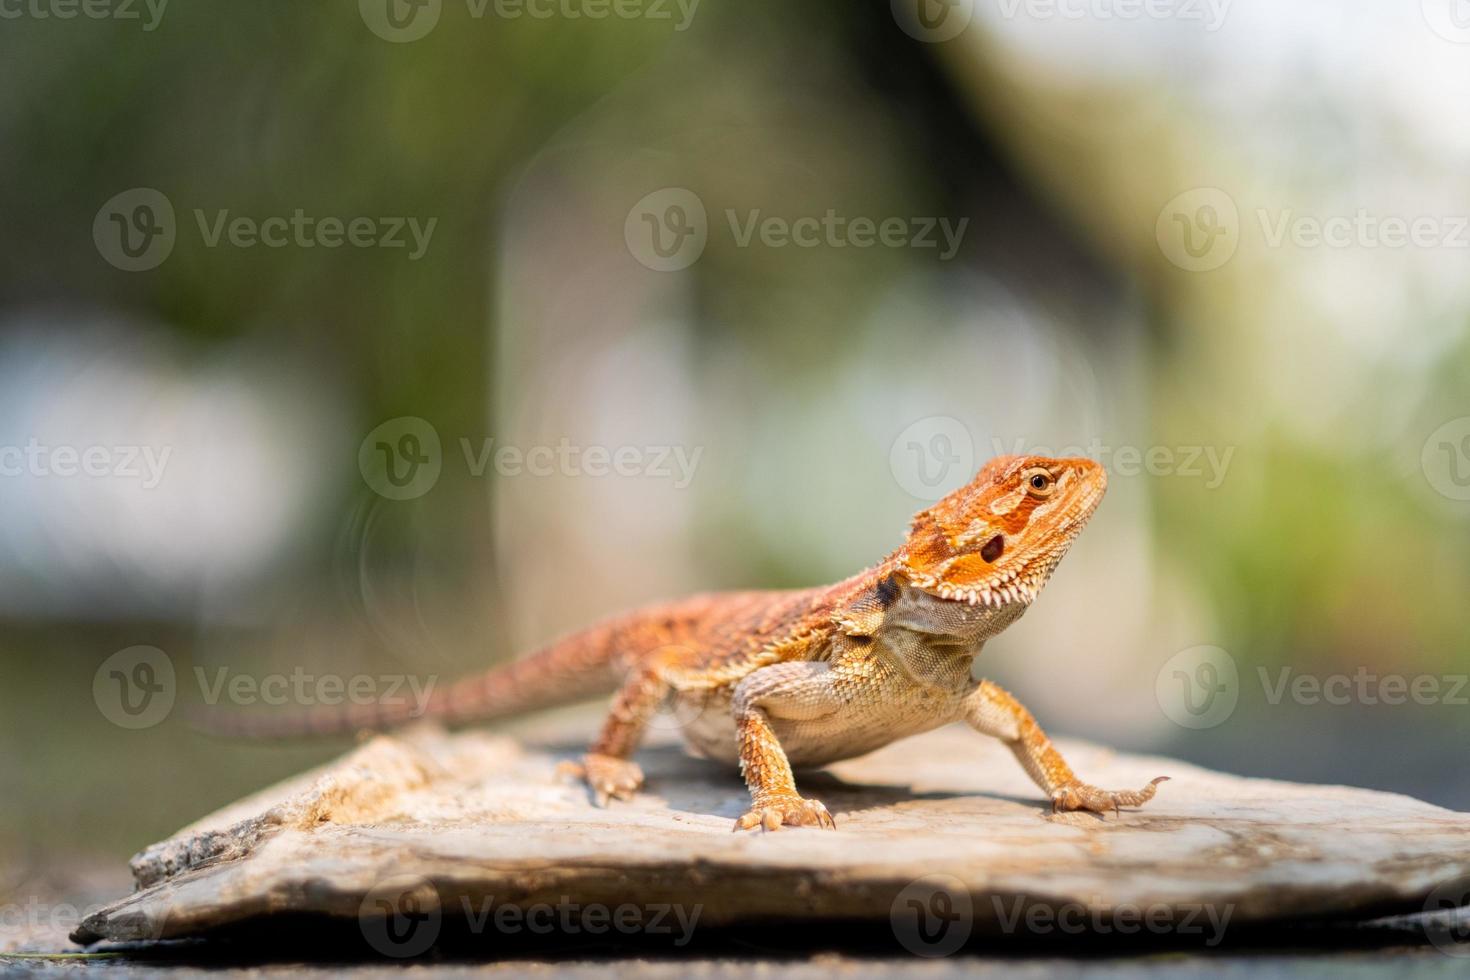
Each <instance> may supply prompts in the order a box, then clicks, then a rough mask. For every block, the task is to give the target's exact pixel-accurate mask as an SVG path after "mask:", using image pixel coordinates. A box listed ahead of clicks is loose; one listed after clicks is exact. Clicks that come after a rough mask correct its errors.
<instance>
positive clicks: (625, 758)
mask: <svg viewBox="0 0 1470 980" xmlns="http://www.w3.org/2000/svg"><path fill="white" fill-rule="evenodd" d="M681 659H682V656H681V655H680V652H679V651H663V652H660V653H659V654H656V655H654V656H652V657H649V658H648V659H647V660H644V661H642V662H640V663H638V665H637V666H636V667H635V668H634V669H633V670H632V671H631V672H630V673H629V674H628V677H627V680H625V681H624V682H623V686H622V687H621V688H619V689H618V693H617V694H616V695H615V696H614V697H613V702H612V707H611V708H610V709H609V711H608V714H607V719H606V720H605V721H604V722H603V723H602V730H601V731H600V732H599V733H598V735H597V739H596V740H595V741H594V742H593V743H592V745H591V746H590V747H589V748H588V750H587V754H586V755H584V756H582V759H581V761H580V762H564V763H562V764H561V766H560V767H559V769H560V771H561V772H563V773H565V774H567V775H571V776H575V777H577V778H579V779H582V780H584V781H585V782H586V783H587V788H588V789H589V790H591V791H592V799H593V802H594V803H596V804H597V805H598V806H607V803H608V800H609V799H614V798H615V799H619V800H628V799H632V797H633V794H634V793H636V792H638V790H639V789H641V788H642V787H643V770H642V769H641V768H640V767H639V766H638V764H637V763H636V762H634V761H632V759H631V758H630V757H631V756H632V755H633V752H634V750H635V749H637V748H638V743H639V742H640V741H642V739H643V732H644V730H645V729H646V728H647V727H648V722H649V719H651V718H652V717H653V715H654V713H655V712H656V711H658V707H659V705H660V704H662V703H663V700H664V698H665V697H667V696H668V693H669V689H670V686H671V685H670V682H669V672H670V670H671V669H673V668H674V667H675V666H677V665H678V663H679V662H680V660H681Z"/></svg>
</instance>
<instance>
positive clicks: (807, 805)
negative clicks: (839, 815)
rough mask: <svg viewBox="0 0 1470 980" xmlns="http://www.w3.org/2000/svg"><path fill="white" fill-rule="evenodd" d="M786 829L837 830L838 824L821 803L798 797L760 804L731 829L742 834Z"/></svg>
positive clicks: (777, 797)
mask: <svg viewBox="0 0 1470 980" xmlns="http://www.w3.org/2000/svg"><path fill="white" fill-rule="evenodd" d="M783 826H785V827H820V828H823V829H825V830H836V829H837V821H836V820H833V819H832V814H830V813H828V812H827V808H826V807H825V806H823V805H822V804H821V801H819V800H804V799H802V798H801V797H799V796H794V795H793V796H770V797H767V798H765V799H763V800H757V801H756V803H755V805H754V806H752V807H751V808H750V810H749V811H748V812H747V813H746V814H745V815H744V816H743V817H741V818H740V819H739V820H736V821H735V826H734V827H731V828H730V829H731V830H736V831H740V830H751V829H752V828H755V827H760V828H762V829H764V830H780V829H781V828H782V827H783Z"/></svg>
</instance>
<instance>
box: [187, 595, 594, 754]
mask: <svg viewBox="0 0 1470 980" xmlns="http://www.w3.org/2000/svg"><path fill="white" fill-rule="evenodd" d="M619 625H620V624H618V623H609V624H605V625H601V626H595V627H592V628H591V629H588V630H584V631H582V632H580V633H574V634H572V635H571V636H568V637H565V638H564V639H562V640H560V641H558V642H556V643H553V644H551V645H550V646H548V647H545V648H543V649H542V650H540V651H538V652H536V653H533V654H531V655H530V656H528V657H525V658H523V659H521V660H516V661H513V662H511V663H508V664H505V665H503V666H500V667H495V668H492V669H490V670H488V671H486V672H484V673H482V674H477V675H474V676H471V677H466V678H464V679H462V680H459V681H456V682H455V683H453V684H451V685H449V686H448V687H443V688H439V687H436V686H435V685H434V683H433V680H434V679H433V678H429V679H427V683H424V684H420V685H418V686H417V687H415V686H414V685H411V684H404V685H402V686H401V687H400V690H399V692H398V693H397V695H396V696H388V697H385V698H383V699H382V700H379V701H365V702H362V703H347V704H330V705H328V704H323V705H317V706H314V707H307V708H302V709H300V710H297V711H288V712H284V713H279V712H278V713H270V714H257V713H255V712H249V711H230V712H226V711H221V710H219V709H218V708H213V707H211V708H201V709H198V710H196V711H195V712H193V714H192V719H191V720H192V722H193V724H194V726H195V727H196V728H198V729H200V730H202V731H204V732H206V733H208V734H211V735H220V736H226V737H240V738H259V739H278V738H307V737H313V736H321V735H340V734H345V733H348V732H361V731H383V730H386V729H390V728H397V727H399V726H402V725H406V724H408V723H410V722H414V721H418V720H420V719H426V720H432V721H438V722H441V723H443V724H446V725H462V724H466V723H469V722H476V721H489V720H491V719H495V718H503V717H508V716H511V715H519V714H525V713H528V712H532V711H536V710H538V709H541V708H549V707H554V706H557V705H562V704H572V703H575V702H577V701H581V700H585V699H587V698H590V697H595V696H597V695H599V694H606V693H610V692H612V691H614V690H616V688H617V686H618V682H619V680H620V677H619V673H618V667H617V664H618V661H619V660H620V658H619V657H618V653H619V649H620V647H621V644H620V643H619V642H618V641H619V634H620V630H619V628H618V627H619ZM348 693H349V694H350V689H349V691H348Z"/></svg>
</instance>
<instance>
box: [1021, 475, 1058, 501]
mask: <svg viewBox="0 0 1470 980" xmlns="http://www.w3.org/2000/svg"><path fill="white" fill-rule="evenodd" d="M1024 479H1025V481H1026V490H1027V491H1028V492H1029V493H1030V494H1031V495H1032V496H1033V497H1045V496H1048V495H1049V494H1050V493H1051V492H1052V491H1053V490H1055V489H1056V485H1057V481H1056V480H1055V479H1053V478H1052V475H1051V474H1050V473H1048V472H1047V471H1046V470H1039V469H1038V470H1032V471H1030V472H1029V473H1027V474H1026V475H1025V477H1024Z"/></svg>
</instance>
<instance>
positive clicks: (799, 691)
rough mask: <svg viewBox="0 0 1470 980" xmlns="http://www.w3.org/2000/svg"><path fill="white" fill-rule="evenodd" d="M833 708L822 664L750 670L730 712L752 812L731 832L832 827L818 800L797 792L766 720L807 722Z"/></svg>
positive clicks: (833, 823) (835, 706)
mask: <svg viewBox="0 0 1470 980" xmlns="http://www.w3.org/2000/svg"><path fill="white" fill-rule="evenodd" d="M838 706H839V705H838V701H837V699H836V697H835V695H834V694H833V691H832V687H831V684H830V683H829V671H828V667H827V664H825V663H811V662H806V661H796V662H790V663H781V664H772V665H771V666H769V667H762V668H760V669H759V670H756V671H752V672H751V673H750V674H749V675H748V676H746V677H745V679H744V680H742V681H741V682H740V683H739V684H738V685H736V687H735V692H734V697H733V699H732V703H731V709H732V711H733V712H734V714H735V728H736V732H737V735H738V737H739V739H740V772H741V774H742V775H744V776H745V785H746V786H747V787H749V789H750V797H751V808H750V810H748V811H747V812H746V813H745V814H744V815H743V816H742V817H740V819H739V820H737V821H735V826H734V827H733V828H732V829H733V830H750V829H751V828H753V827H757V826H759V827H762V828H764V829H765V830H779V829H781V827H782V826H793V827H826V828H835V827H836V826H837V822H836V821H835V820H833V819H832V815H831V814H830V813H828V812H827V808H826V807H825V806H823V805H822V804H821V802H820V801H818V800H808V799H803V798H802V797H801V796H800V795H799V794H798V793H797V792H796V778H795V777H794V776H793V775H792V773H791V763H790V761H789V760H788V759H787V758H786V752H785V750H783V749H782V748H781V742H780V740H779V739H778V738H777V737H776V732H775V729H774V728H773V727H772V724H771V719H772V718H773V717H776V718H780V719H782V720H783V721H806V720H811V719H815V718H820V717H822V716H824V715H827V714H831V713H832V712H834V711H836V710H837V709H838Z"/></svg>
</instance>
